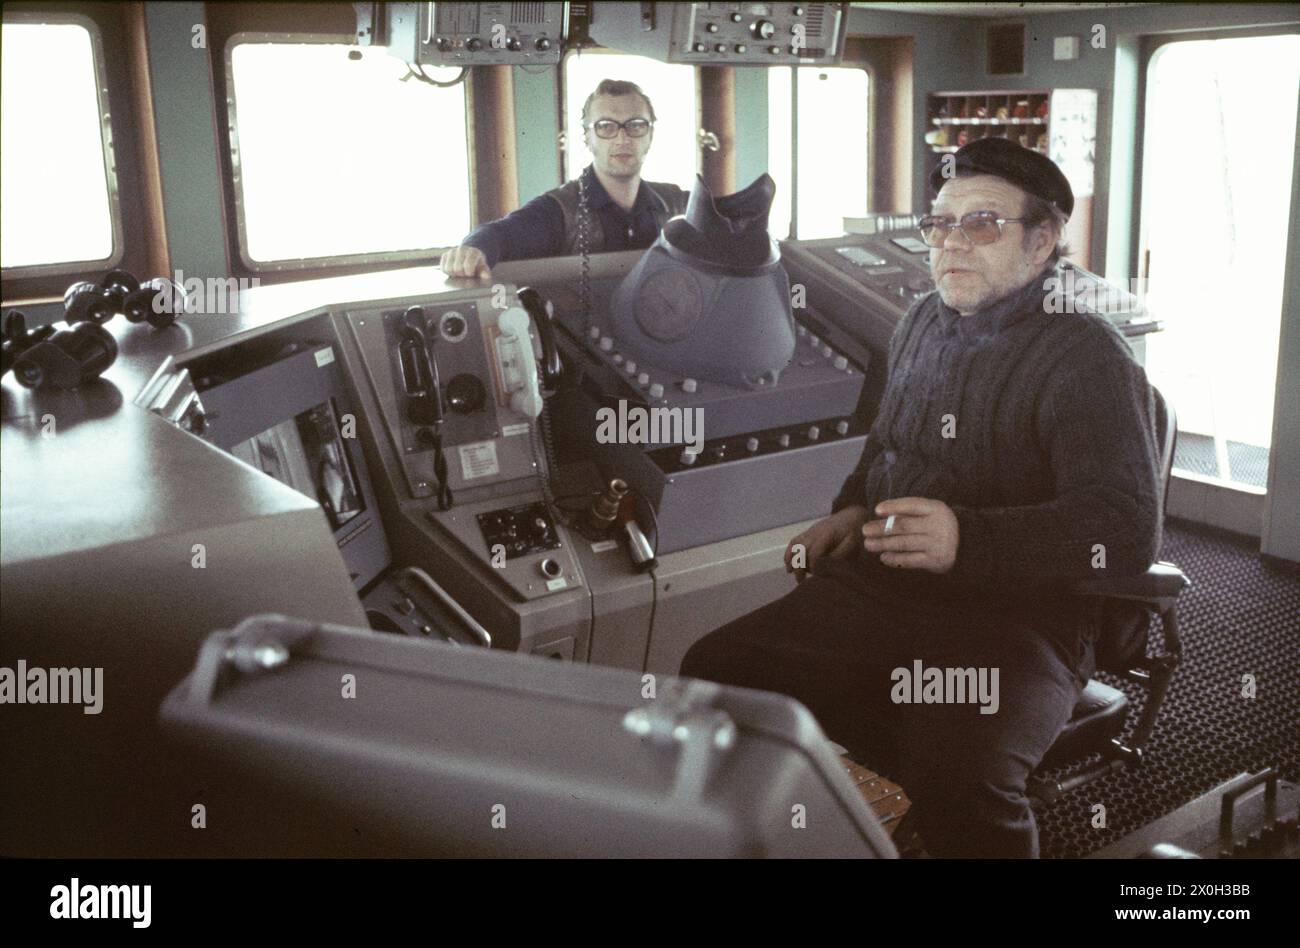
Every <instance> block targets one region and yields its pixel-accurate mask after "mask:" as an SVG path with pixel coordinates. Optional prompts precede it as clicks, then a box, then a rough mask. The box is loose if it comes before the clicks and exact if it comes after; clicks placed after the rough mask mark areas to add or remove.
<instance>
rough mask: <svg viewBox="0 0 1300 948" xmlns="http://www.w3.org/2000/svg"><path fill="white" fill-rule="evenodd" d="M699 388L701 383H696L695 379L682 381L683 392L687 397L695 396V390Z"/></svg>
mask: <svg viewBox="0 0 1300 948" xmlns="http://www.w3.org/2000/svg"><path fill="white" fill-rule="evenodd" d="M698 387H699V383H698V382H696V381H695V379H683V380H682V391H683V392H685V393H686V394H687V395H694V394H695V390H696V389H697V388H698Z"/></svg>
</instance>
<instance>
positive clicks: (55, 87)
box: [0, 23, 114, 270]
mask: <svg viewBox="0 0 1300 948" xmlns="http://www.w3.org/2000/svg"><path fill="white" fill-rule="evenodd" d="M2 61H3V76H2V77H0V116H3V121H0V139H2V140H0V208H3V210H2V211H0V248H2V249H0V263H2V264H3V267H4V269H6V270H8V269H10V268H13V267H33V266H43V265H50V264H59V263H77V262H89V261H101V260H108V259H109V258H110V257H111V256H112V255H113V249H114V248H113V217H112V214H113V209H112V208H111V207H110V204H109V186H108V172H107V171H106V163H105V161H104V141H103V134H102V125H101V122H100V111H99V109H100V105H99V89H98V83H97V82H96V79H95V61H94V52H93V48H92V46H91V42H90V33H89V31H88V30H87V29H86V28H85V27H84V26H78V25H77V24H74V23H5V24H4V33H3V56H2ZM33 90H40V94H39V95H37V94H34V92H33Z"/></svg>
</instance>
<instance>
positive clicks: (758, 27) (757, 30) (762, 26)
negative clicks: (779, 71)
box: [749, 20, 776, 49]
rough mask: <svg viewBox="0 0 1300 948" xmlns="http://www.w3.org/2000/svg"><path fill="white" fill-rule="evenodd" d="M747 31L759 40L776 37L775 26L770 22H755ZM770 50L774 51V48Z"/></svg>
mask: <svg viewBox="0 0 1300 948" xmlns="http://www.w3.org/2000/svg"><path fill="white" fill-rule="evenodd" d="M749 30H750V32H751V33H753V34H754V35H755V36H756V37H758V38H759V39H765V40H766V39H771V38H772V37H773V36H775V35H776V24H775V23H773V22H772V21H771V20H755V21H754V25H753V26H751V27H750V28H749ZM772 48H773V49H776V47H775V46H773V47H772Z"/></svg>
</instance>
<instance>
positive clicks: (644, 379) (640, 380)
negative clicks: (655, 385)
mask: <svg viewBox="0 0 1300 948" xmlns="http://www.w3.org/2000/svg"><path fill="white" fill-rule="evenodd" d="M636 384H637V385H640V386H641V387H642V388H645V387H646V386H647V385H649V384H650V373H649V372H642V373H640V374H639V375H637V377H636Z"/></svg>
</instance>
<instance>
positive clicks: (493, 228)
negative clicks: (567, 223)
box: [462, 165, 659, 267]
mask: <svg viewBox="0 0 1300 948" xmlns="http://www.w3.org/2000/svg"><path fill="white" fill-rule="evenodd" d="M582 176H583V179H584V182H585V188H586V191H587V206H588V207H589V208H590V210H591V213H592V215H593V216H595V217H597V218H599V220H600V223H601V225H602V229H603V231H604V234H605V240H604V246H601V247H596V246H593V247H592V248H591V252H592V253H612V252H614V251H618V250H644V249H645V248H646V247H649V246H650V245H651V244H653V243H654V242H655V240H656V239H657V238H658V237H659V225H658V223H656V221H655V217H654V212H653V207H654V204H653V200H654V198H653V196H652V194H651V191H650V188H649V187H648V186H647V185H646V183H645V182H644V181H642V182H641V186H640V187H639V188H638V189H637V193H636V203H634V204H633V205H632V211H631V213H628V212H627V211H625V210H623V208H621V207H619V206H618V204H616V203H615V202H614V199H613V198H612V197H610V196H609V192H608V191H606V190H605V186H604V185H602V184H601V183H600V179H599V178H597V177H596V172H595V169H594V168H593V167H592V166H591V165H587V167H586V168H584V169H583V171H582ZM462 243H463V244H464V245H466V246H469V247H477V248H478V249H479V250H481V251H483V256H485V257H486V258H487V263H488V266H489V267H493V266H496V265H497V264H498V263H500V262H502V261H505V260H531V259H534V258H536V257H559V256H563V255H564V254H566V253H567V252H568V251H567V248H566V246H565V234H564V211H563V210H562V209H561V208H560V205H559V203H558V202H557V201H556V200H555V199H554V198H552V197H550V195H549V194H543V195H540V196H539V197H535V198H533V199H532V200H531V201H529V202H528V203H527V204H525V205H524V206H523V207H521V208H519V209H518V210H517V211H511V212H510V213H509V214H507V215H506V216H505V217H503V218H501V219H500V220H497V221H491V222H490V223H487V224H484V225H482V226H481V227H479V228H478V229H477V230H475V231H474V232H473V233H472V234H470V235H469V236H468V237H466V238H465V239H464V241H462Z"/></svg>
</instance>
